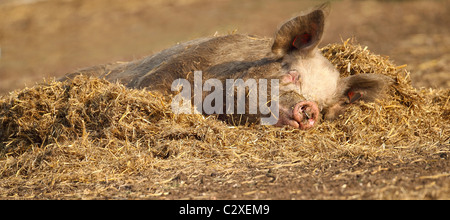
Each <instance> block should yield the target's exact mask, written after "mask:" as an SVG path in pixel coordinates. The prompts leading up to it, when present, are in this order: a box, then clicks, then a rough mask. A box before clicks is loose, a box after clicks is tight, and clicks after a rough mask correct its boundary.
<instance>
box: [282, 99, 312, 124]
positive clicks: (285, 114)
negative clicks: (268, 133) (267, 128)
mask: <svg viewBox="0 0 450 220" xmlns="http://www.w3.org/2000/svg"><path fill="white" fill-rule="evenodd" d="M280 113H281V114H280V118H279V120H278V123H277V124H276V126H284V125H289V126H291V127H294V128H299V129H302V130H307V129H310V128H312V127H314V125H315V124H316V123H317V121H318V120H319V113H320V111H319V106H318V105H317V104H316V103H315V102H312V101H302V102H299V103H297V104H296V105H295V106H294V109H286V108H281V109H280Z"/></svg>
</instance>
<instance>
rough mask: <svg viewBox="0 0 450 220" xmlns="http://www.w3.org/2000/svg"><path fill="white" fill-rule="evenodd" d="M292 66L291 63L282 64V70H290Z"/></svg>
mask: <svg viewBox="0 0 450 220" xmlns="http://www.w3.org/2000/svg"><path fill="white" fill-rule="evenodd" d="M290 67H291V65H290V64H289V63H281V68H283V69H290Z"/></svg>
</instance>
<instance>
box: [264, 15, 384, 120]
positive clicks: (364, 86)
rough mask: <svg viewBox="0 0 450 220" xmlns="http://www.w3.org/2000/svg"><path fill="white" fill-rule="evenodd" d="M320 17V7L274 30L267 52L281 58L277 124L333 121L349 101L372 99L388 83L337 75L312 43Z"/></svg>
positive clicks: (316, 38)
mask: <svg viewBox="0 0 450 220" xmlns="http://www.w3.org/2000/svg"><path fill="white" fill-rule="evenodd" d="M324 21H325V14H324V10H323V9H317V10H314V11H312V12H311V13H309V14H306V15H302V16H298V17H295V18H293V19H292V20H290V21H288V22H286V23H285V24H284V25H282V26H281V28H280V29H279V30H278V32H277V33H276V36H275V38H274V43H273V45H272V53H273V54H274V55H275V56H276V57H277V58H279V60H281V73H279V74H280V75H279V76H278V78H279V79H280V116H279V120H278V123H277V124H276V125H278V126H284V125H289V126H292V127H295V128H299V129H309V128H312V127H314V126H315V125H316V124H317V123H318V122H319V121H320V119H322V118H325V119H328V120H333V119H335V118H337V117H338V116H339V115H340V114H342V113H343V112H344V110H345V108H346V106H347V105H349V104H351V103H354V102H357V101H373V100H375V98H377V97H378V95H379V94H380V93H381V92H382V91H383V90H384V88H385V87H386V85H387V84H388V82H389V78H388V77H386V76H384V75H381V74H358V75H353V76H349V77H346V78H340V77H339V72H338V71H337V69H336V68H335V67H334V66H333V65H332V64H331V63H330V62H329V61H328V60H327V59H326V58H325V57H323V55H322V53H321V52H320V51H319V50H318V48H317V46H318V44H319V43H320V41H321V38H322V34H323V30H324Z"/></svg>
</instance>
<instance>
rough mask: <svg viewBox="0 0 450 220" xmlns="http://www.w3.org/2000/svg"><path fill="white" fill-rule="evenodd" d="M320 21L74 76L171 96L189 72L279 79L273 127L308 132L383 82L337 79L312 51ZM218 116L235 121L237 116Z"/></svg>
mask: <svg viewBox="0 0 450 220" xmlns="http://www.w3.org/2000/svg"><path fill="white" fill-rule="evenodd" d="M323 22H324V14H323V11H322V10H321V9H317V10H315V11H313V12H311V13H310V14H307V15H303V16H299V17H296V18H294V19H292V20H290V21H288V22H287V23H286V24H284V25H283V26H282V27H281V28H280V29H279V30H278V32H277V35H276V36H275V39H270V38H261V37H256V36H249V35H240V34H233V35H226V36H220V37H210V38H202V39H197V40H193V41H189V42H186V43H183V44H178V45H176V46H174V47H172V48H169V49H166V50H164V51H162V52H160V53H157V54H155V55H153V56H149V57H146V58H144V59H141V60H137V61H132V62H128V63H123V64H115V65H104V66H98V67H93V68H89V69H85V70H82V71H79V72H77V73H75V74H80V73H82V74H90V75H95V76H97V77H102V78H105V79H107V80H109V81H111V82H116V81H119V82H120V83H122V84H124V85H126V86H127V87H130V88H139V89H140V88H146V89H148V90H158V91H160V92H163V93H170V92H171V85H172V83H173V82H174V81H175V80H177V79H180V78H181V79H187V80H188V81H189V82H193V81H194V76H193V75H194V74H193V73H194V71H202V74H203V79H205V80H206V79H218V80H220V81H221V82H222V83H223V85H225V80H227V79H243V80H246V79H268V80H269V79H278V80H279V82H280V87H279V95H280V96H279V102H280V107H279V119H278V123H277V124H276V125H279V126H283V125H290V126H293V127H296V128H300V129H308V128H311V127H313V126H314V125H315V124H316V122H317V121H318V120H319V117H320V115H321V113H322V114H323V115H324V117H325V118H326V119H333V118H335V117H336V116H338V115H339V114H341V113H342V111H343V109H344V108H345V106H346V105H347V104H349V103H352V102H354V101H356V100H366V101H372V100H373V99H374V98H375V97H377V95H378V93H379V91H381V90H382V89H383V88H384V87H385V85H386V84H387V83H386V82H388V79H386V77H384V76H381V75H377V74H360V75H357V76H354V77H348V78H344V79H339V73H338V71H337V70H336V69H335V68H334V66H333V65H332V64H331V63H330V62H329V61H328V60H327V59H325V58H324V57H323V56H322V54H321V53H320V51H319V50H318V49H317V45H318V43H319V42H320V39H321V36H322V33H323ZM71 76H73V75H69V76H68V78H70V77H71ZM269 91H270V89H269ZM354 94H356V95H354ZM203 97H205V94H203ZM222 116H225V117H221V118H223V119H227V120H228V119H230V118H231V119H232V121H233V123H235V122H236V120H234V118H236V117H233V116H236V115H233V114H232V115H231V116H232V117H229V116H230V115H222ZM242 116H245V119H244V120H242ZM259 117H261V115H259V114H255V115H249V114H244V115H242V114H241V115H239V121H241V122H257V121H258V119H259Z"/></svg>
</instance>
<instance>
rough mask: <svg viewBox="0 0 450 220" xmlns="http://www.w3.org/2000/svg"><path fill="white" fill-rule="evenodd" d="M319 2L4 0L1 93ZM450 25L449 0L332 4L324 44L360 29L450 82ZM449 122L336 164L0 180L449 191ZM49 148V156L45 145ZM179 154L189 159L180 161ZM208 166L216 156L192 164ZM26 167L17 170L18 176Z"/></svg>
mask: <svg viewBox="0 0 450 220" xmlns="http://www.w3.org/2000/svg"><path fill="white" fill-rule="evenodd" d="M316 4H317V1H312V0H311V1H307V0H304V1H294V0H282V1H280V0H261V1H237V0H220V1H206V0H169V1H162V0H161V1H150V0H149V1H142V0H128V1H120V0H64V1H63V0H44V1H19V0H0V94H7V93H8V92H10V91H12V90H15V89H23V88H25V87H31V86H33V85H35V84H36V83H40V82H42V80H43V78H44V77H45V78H50V77H60V76H63V75H64V74H65V73H68V72H73V71H74V70H76V69H79V68H83V67H88V66H92V65H97V64H103V63H107V62H113V61H129V60H133V59H136V58H141V57H143V56H146V55H149V54H152V53H155V52H158V51H160V50H162V49H164V48H167V47H169V46H171V45H174V44H175V43H177V42H183V41H187V40H190V39H194V38H197V37H201V36H208V35H214V34H215V33H219V34H227V33H233V32H236V31H237V32H239V33H249V34H256V35H261V36H272V35H273V34H274V31H275V30H276V28H277V27H278V26H279V25H280V23H282V22H283V21H284V20H287V19H289V18H290V17H292V16H294V15H295V14H296V13H298V12H300V11H302V10H305V9H307V8H309V7H311V6H314V5H316ZM449 23H450V0H442V1H438V0H436V1H428V0H427V1H420V0H417V1H406V0H405V1H402V0H398V1H349V0H343V1H332V2H331V11H330V14H329V17H328V23H327V27H326V32H325V34H324V35H325V36H324V39H323V42H322V43H321V47H322V46H325V45H327V44H329V43H337V42H342V40H346V39H348V38H351V37H353V38H355V39H356V40H357V42H358V43H360V44H361V45H365V46H367V47H368V49H370V50H371V51H372V52H373V53H375V54H381V55H383V56H388V57H389V59H390V60H392V61H393V62H394V63H396V64H397V65H398V66H401V65H403V64H406V65H407V67H406V69H407V70H408V71H410V72H411V78H412V84H413V86H415V87H417V88H421V87H424V88H438V89H448V88H450V67H449V66H448V64H449V63H450V26H449V25H448V24H449ZM447 101H448V100H447ZM444 107H445V106H444ZM447 120H448V117H447ZM245 129H250V128H245ZM245 129H244V130H245ZM442 131H443V132H444V133H443V134H442V135H441V139H439V140H434V143H433V142H430V144H429V145H430V147H431V148H433V149H434V148H436V149H434V150H430V151H427V150H423V149H421V148H419V147H416V146H412V147H411V148H409V149H408V152H409V153H411V152H414V153H413V154H402V153H398V152H397V151H401V149H397V148H396V149H394V150H393V151H395V152H394V153H391V154H389V156H386V157H384V156H381V155H382V154H379V151H383V150H384V149H377V148H376V147H375V146H372V148H369V149H367V150H368V151H370V152H369V153H368V154H371V155H375V156H373V157H372V156H367V155H365V154H364V153H361V152H359V151H358V153H359V154H360V155H358V153H355V152H356V151H353V150H352V149H349V150H348V151H347V150H342V151H341V150H340V151H336V152H340V154H342V155H341V156H340V157H337V156H334V157H333V158H334V159H332V160H329V161H324V160H318V159H317V158H316V159H311V160H309V161H304V160H298V161H284V162H283V163H273V164H272V163H270V162H267V161H265V162H264V163H263V162H262V163H255V164H251V163H248V161H253V160H242V161H243V162H241V163H240V162H239V160H238V161H237V162H234V163H233V166H241V167H245V169H242V171H241V172H234V171H233V169H231V168H230V167H228V164H227V163H224V166H223V167H222V166H221V164H220V163H213V162H212V161H213V160H214V158H209V159H205V160H201V159H199V160H196V161H192V165H191V166H187V167H173V168H170V167H166V168H164V169H162V168H161V169H159V170H148V171H145V172H144V171H143V173H141V174H139V175H138V174H136V175H134V176H133V178H129V179H127V178H126V177H123V178H121V179H120V180H119V181H108V179H107V178H105V181H101V182H96V183H92V182H89V181H86V182H83V181H79V182H77V183H76V184H72V185H67V186H65V185H64V181H61V182H62V184H56V185H55V183H54V182H53V183H52V182H51V180H50V179H49V181H50V182H49V183H45V184H44V183H43V184H42V185H37V186H33V185H31V182H32V181H30V184H27V181H26V179H27V178H23V179H21V180H17V185H15V186H14V187H10V188H9V187H6V186H2V185H1V184H0V191H3V192H1V193H0V196H1V198H8V199H24V198H32V199H97V198H100V199H102V198H105V199H123V198H128V199H140V198H144V199H148V198H150V199H450V175H449V172H450V166H449V165H450V162H449V161H450V160H449V154H450V149H449V146H450V142H449V141H450V140H449V138H448V137H449V134H448V133H446V132H448V127H445V128H442ZM442 131H441V132H442ZM287 133H289V132H287V131H286V130H283V131H282V132H281V133H277V132H273V135H286V136H287V137H291V136H289V135H290V134H287ZM417 143H418V145H419V142H417ZM67 147H71V146H67ZM341 147H342V146H337V147H336V148H341ZM347 147H348V146H347ZM350 147H351V146H350ZM283 148H284V147H280V148H277V149H273V150H271V149H268V154H274V155H282V153H279V152H278V151H281V150H282V149H283ZM312 148H313V149H315V150H316V152H315V153H317V155H321V153H323V152H324V151H327V149H324V148H321V147H320V146H314V147H312ZM364 149H365V148H364ZM34 150H35V149H33V151H34ZM36 151H40V150H36ZM41 151H42V152H41V153H42V157H44V158H45V157H46V156H47V155H46V153H45V152H46V150H45V149H44V150H41ZM69 151H70V149H69ZM312 152H313V153H314V151H312ZM298 153H299V154H301V153H302V152H298ZM313 153H309V152H307V153H305V154H308V155H309V154H313ZM355 154H356V155H355ZM378 155H380V156H378ZM405 155H407V156H405ZM410 155H414V157H409V156H410ZM240 156H243V157H244V156H245V155H240ZM309 156H311V155H309ZM404 156H405V157H404ZM318 157H320V156H318ZM311 158H314V157H311ZM337 158H338V159H337ZM176 159H180V158H178V157H177V158H172V159H171V160H176ZM0 160H2V159H1V158H0ZM9 160H14V159H8V161H9ZM255 160H256V159H255ZM6 163H8V162H6ZM201 163H209V164H212V165H211V166H210V167H207V168H203V170H198V171H193V170H195V167H196V164H201ZM33 164H34V162H33ZM5 166H6V165H5ZM20 170H21V169H20V168H17V173H20ZM95 172H96V171H95ZM124 172H125V171H124ZM4 173H5V171H2V172H1V173H0V174H4ZM156 174H157V175H158V176H159V177H160V179H158V181H157V182H158V184H154V185H150V184H149V182H152V181H153V180H152V178H153V176H156ZM16 176H17V175H16ZM164 179H165V180H164ZM155 181H156V180H155Z"/></svg>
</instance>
